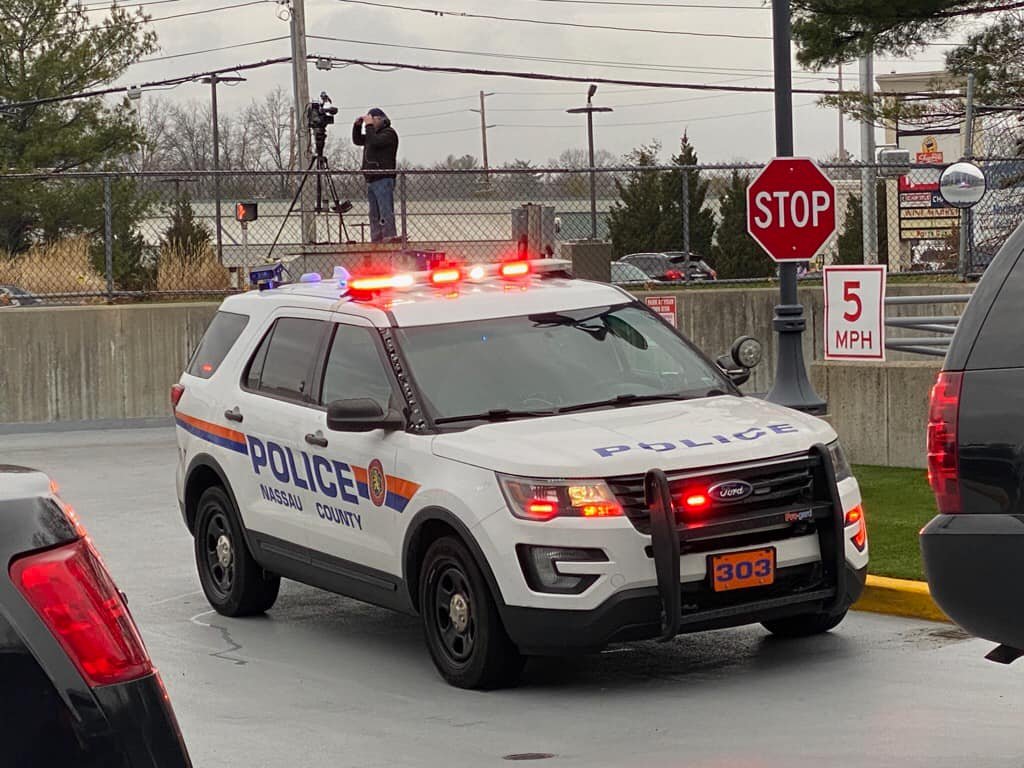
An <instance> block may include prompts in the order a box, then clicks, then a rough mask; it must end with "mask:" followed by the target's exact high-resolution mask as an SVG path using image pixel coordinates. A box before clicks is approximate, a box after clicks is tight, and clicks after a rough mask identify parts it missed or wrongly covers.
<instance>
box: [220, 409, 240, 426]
mask: <svg viewBox="0 0 1024 768" xmlns="http://www.w3.org/2000/svg"><path fill="white" fill-rule="evenodd" d="M224 418H225V419H227V420H228V421H237V422H239V423H241V422H242V412H241V411H240V410H238V406H237V405H236V406H235V407H234V408H232V409H231V410H230V411H224Z"/></svg>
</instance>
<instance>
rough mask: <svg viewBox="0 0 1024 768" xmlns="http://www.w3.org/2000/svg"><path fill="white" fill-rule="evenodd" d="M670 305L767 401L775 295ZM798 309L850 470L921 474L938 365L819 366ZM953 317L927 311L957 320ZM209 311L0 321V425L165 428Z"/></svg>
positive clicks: (714, 293) (21, 313)
mask: <svg viewBox="0 0 1024 768" xmlns="http://www.w3.org/2000/svg"><path fill="white" fill-rule="evenodd" d="M958 292H963V287H962V286H958V285H955V284H949V283H946V284H938V285H926V284H921V285H910V286H893V287H892V288H891V289H890V294H892V295H900V294H907V293H915V294H928V293H958ZM638 295H640V296H645V295H648V294H645V293H640V294H638ZM676 295H677V297H678V300H677V305H678V320H679V327H680V329H681V330H682V331H683V332H684V333H685V334H686V335H688V336H689V337H690V338H691V339H693V340H694V341H695V342H696V343H697V345H698V346H700V347H701V348H702V349H703V350H705V351H706V352H707V353H708V354H709V355H711V356H712V357H716V356H718V355H720V354H723V353H725V352H727V351H728V350H729V347H730V345H731V344H732V341H733V340H734V339H735V338H736V337H737V336H741V335H743V334H750V335H753V336H756V337H758V338H759V339H761V340H762V341H763V342H764V344H765V353H766V354H765V361H764V363H762V365H761V366H760V367H759V368H758V369H756V370H755V372H754V375H753V376H752V377H751V380H750V382H749V383H748V384H747V385H745V386H744V389H745V390H746V391H748V392H752V393H755V392H765V391H767V390H768V389H769V388H770V385H771V381H772V379H773V377H774V370H775V354H776V350H775V334H774V333H772V331H771V321H772V316H773V314H774V306H775V303H776V301H777V296H778V293H777V291H776V290H774V289H768V288H765V289H742V288H738V289H714V290H712V289H694V290H688V291H683V292H679V293H677V294H676ZM800 299H801V301H802V302H803V303H804V306H805V308H806V312H807V321H808V328H809V333H807V334H805V337H804V352H805V357H806V359H807V362H808V366H809V370H810V371H811V375H812V381H813V383H814V386H815V388H816V389H817V390H818V392H819V393H820V394H821V395H822V396H823V397H825V398H826V399H827V400H828V401H829V403H830V406H831V413H832V421H833V423H834V424H835V425H836V429H837V431H838V432H839V433H840V435H841V436H842V438H843V440H844V442H845V443H846V445H847V446H848V448H849V451H850V454H851V458H852V459H853V461H856V462H862V463H869V464H887V465H892V466H913V467H919V466H924V460H925V456H924V429H925V422H926V417H927V401H928V392H929V390H930V387H931V385H932V383H933V381H934V376H935V371H937V370H938V367H939V363H940V359H939V358H936V359H934V360H928V361H925V362H920V361H921V358H914V357H911V358H909V359H908V358H907V356H899V355H892V357H893V358H894V361H893V362H891V363H887V364H885V365H884V366H880V365H877V364H857V363H824V362H821V361H816V360H815V357H816V353H817V356H820V355H821V349H822V338H821V333H822V311H823V302H822V296H821V289H820V288H806V289H801V292H800ZM960 308H961V307H959V306H956V305H950V306H943V307H936V308H930V309H929V310H928V311H929V312H934V313H936V314H955V313H956V312H958V311H959V309H960ZM900 309H902V310H904V313H906V310H910V311H911V312H914V311H920V308H917V307H903V308H900ZM215 311H216V306H215V305H213V304H154V305H129V306H113V307H99V306H97V307H60V308H45V309H44V308H25V309H18V308H11V309H4V310H2V311H0V361H2V365H0V424H10V423H25V422H75V421H99V420H114V421H117V420H125V419H145V418H159V417H169V416H170V413H169V407H168V390H169V388H170V386H171V384H173V383H174V382H175V381H176V380H177V378H178V376H179V375H180V373H181V370H182V369H183V368H184V365H185V362H186V360H187V359H188V356H189V354H190V352H191V350H192V349H194V348H195V345H196V344H197V343H198V341H199V339H200V338H201V336H202V334H203V331H204V330H205V328H206V326H207V324H208V323H209V321H210V318H211V317H212V316H213V314H214V312H215ZM901 358H902V359H901Z"/></svg>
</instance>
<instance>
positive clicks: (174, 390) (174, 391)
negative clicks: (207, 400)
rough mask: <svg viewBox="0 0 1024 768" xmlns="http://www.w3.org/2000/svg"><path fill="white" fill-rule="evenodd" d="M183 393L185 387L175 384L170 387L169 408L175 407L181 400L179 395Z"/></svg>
mask: <svg viewBox="0 0 1024 768" xmlns="http://www.w3.org/2000/svg"><path fill="white" fill-rule="evenodd" d="M184 394H185V387H183V386H182V385H181V384H175V385H173V386H172V387H171V408H177V407H178V403H180V402H181V396H182V395H184Z"/></svg>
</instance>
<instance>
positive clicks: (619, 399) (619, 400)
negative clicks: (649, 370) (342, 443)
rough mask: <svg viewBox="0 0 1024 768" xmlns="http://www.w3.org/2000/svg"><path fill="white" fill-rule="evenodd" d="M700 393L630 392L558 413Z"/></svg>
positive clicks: (567, 408) (570, 406)
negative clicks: (645, 393)
mask: <svg viewBox="0 0 1024 768" xmlns="http://www.w3.org/2000/svg"><path fill="white" fill-rule="evenodd" d="M697 397H702V395H688V394H684V393H682V392H662V393H661V394H657V395H634V394H632V393H628V392H627V393H626V394H622V395H616V396H615V397H611V398H609V399H607V400H597V401H595V402H593V403H580V404H579V405H567V406H565V407H564V408H559V409H558V412H559V413H572V412H573V411H585V410H587V409H589V408H604V407H607V406H619V405H636V404H638V403H657V402H666V401H671V400H693V399H695V398H697Z"/></svg>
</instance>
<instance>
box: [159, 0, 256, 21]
mask: <svg viewBox="0 0 1024 768" xmlns="http://www.w3.org/2000/svg"><path fill="white" fill-rule="evenodd" d="M271 1H272V0H247V2H244V3H234V4H232V5H222V6H219V7H217V8H203V9H202V10H199V11H183V12H181V13H174V14H171V15H170V16H154V17H153V18H151V19H146V22H147V23H149V22H156V21H171V20H172V19H184V18H186V17H188V16H201V15H202V14H204V13H218V12H219V11H231V10H234V9H235V8H245V7H247V6H250V5H263V4H264V3H267V2H271Z"/></svg>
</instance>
